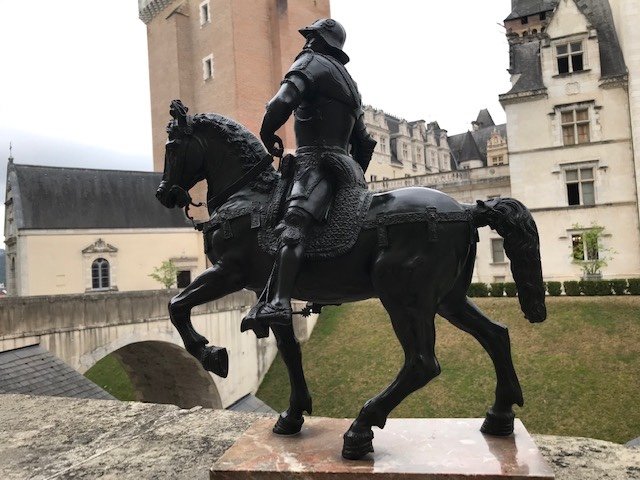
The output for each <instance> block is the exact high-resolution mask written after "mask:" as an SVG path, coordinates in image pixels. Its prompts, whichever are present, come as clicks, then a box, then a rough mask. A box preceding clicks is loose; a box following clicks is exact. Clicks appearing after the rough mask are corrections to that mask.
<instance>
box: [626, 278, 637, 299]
mask: <svg viewBox="0 0 640 480" xmlns="http://www.w3.org/2000/svg"><path fill="white" fill-rule="evenodd" d="M628 282H629V293H630V294H631V295H640V278H630V279H629V280H628Z"/></svg>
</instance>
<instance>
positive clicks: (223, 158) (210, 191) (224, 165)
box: [205, 142, 244, 202]
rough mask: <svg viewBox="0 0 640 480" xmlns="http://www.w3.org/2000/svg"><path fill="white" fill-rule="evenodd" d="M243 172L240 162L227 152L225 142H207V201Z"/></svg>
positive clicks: (227, 148)
mask: <svg viewBox="0 0 640 480" xmlns="http://www.w3.org/2000/svg"><path fill="white" fill-rule="evenodd" d="M243 174H244V171H243V169H242V162H241V161H240V159H239V158H237V156H235V155H233V154H232V153H231V152H229V147H228V145H227V144H225V143H222V145H221V144H220V143H219V142H209V148H208V149H207V152H206V154H205V180H206V182H207V202H208V201H210V200H211V199H213V198H215V197H216V196H217V195H219V194H220V193H221V192H222V191H223V190H224V189H225V188H227V187H228V186H229V185H231V184H232V183H233V182H235V181H237V180H238V179H239V178H240V177H242V175H243Z"/></svg>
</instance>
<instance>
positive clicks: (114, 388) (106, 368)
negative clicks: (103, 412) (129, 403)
mask: <svg viewBox="0 0 640 480" xmlns="http://www.w3.org/2000/svg"><path fill="white" fill-rule="evenodd" d="M84 376H85V377H87V378H88V379H89V380H91V381H92V382H93V383H95V384H96V385H98V386H99V387H101V388H103V389H104V390H106V391H107V392H109V393H110V394H111V395H113V396H114V397H116V398H117V399H118V400H135V399H136V393H135V390H134V389H133V385H132V384H131V380H129V375H127V372H126V371H125V369H124V367H123V366H122V363H121V362H120V360H118V358H117V357H116V356H115V355H113V354H110V355H107V356H106V357H104V358H103V359H101V360H100V361H98V362H97V363H96V364H95V365H94V366H93V367H91V368H90V369H89V370H87V372H86V373H85V374H84Z"/></svg>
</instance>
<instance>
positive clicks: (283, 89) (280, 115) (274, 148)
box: [260, 76, 305, 157]
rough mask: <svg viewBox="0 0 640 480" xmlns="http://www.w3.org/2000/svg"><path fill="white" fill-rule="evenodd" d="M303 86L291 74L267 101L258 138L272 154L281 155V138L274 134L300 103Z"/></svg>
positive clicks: (299, 80)
mask: <svg viewBox="0 0 640 480" xmlns="http://www.w3.org/2000/svg"><path fill="white" fill-rule="evenodd" d="M304 88H305V85H304V81H302V79H299V78H298V77H296V76H291V77H289V78H287V79H285V81H284V82H282V85H281V86H280V90H278V93H276V95H275V96H274V97H273V98H272V99H271V100H270V101H269V103H267V111H266V112H265V114H264V118H263V119H262V127H261V128H260V138H261V139H262V142H263V143H264V144H265V146H266V147H267V150H268V151H269V153H270V154H272V155H275V156H278V157H280V156H282V147H283V146H282V140H280V138H279V137H278V136H277V135H276V131H277V130H278V129H279V128H280V127H282V126H283V125H284V124H285V123H286V122H287V120H288V119H289V117H290V116H291V113H292V112H293V111H294V110H295V109H296V108H297V107H298V105H299V104H300V102H301V100H302V94H303V91H304Z"/></svg>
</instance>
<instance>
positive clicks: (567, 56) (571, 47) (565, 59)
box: [556, 42, 584, 74]
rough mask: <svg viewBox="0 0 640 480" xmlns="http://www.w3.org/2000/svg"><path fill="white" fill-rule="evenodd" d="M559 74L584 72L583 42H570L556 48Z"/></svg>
mask: <svg viewBox="0 0 640 480" xmlns="http://www.w3.org/2000/svg"><path fill="white" fill-rule="evenodd" d="M556 59H557V62H558V73H559V74H562V73H572V72H580V71H582V70H584V52H583V51H582V42H570V43H565V44H564V45H557V46H556Z"/></svg>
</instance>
